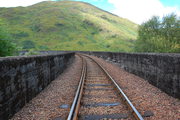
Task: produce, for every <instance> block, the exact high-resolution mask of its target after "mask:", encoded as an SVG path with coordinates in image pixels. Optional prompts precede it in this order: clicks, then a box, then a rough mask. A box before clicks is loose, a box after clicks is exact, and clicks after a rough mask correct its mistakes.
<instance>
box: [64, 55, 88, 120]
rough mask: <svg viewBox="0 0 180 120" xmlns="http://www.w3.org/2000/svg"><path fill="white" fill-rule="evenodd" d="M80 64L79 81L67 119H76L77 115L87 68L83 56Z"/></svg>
mask: <svg viewBox="0 0 180 120" xmlns="http://www.w3.org/2000/svg"><path fill="white" fill-rule="evenodd" d="M80 57H81V56H80ZM81 58H82V57H81ZM82 65H83V67H82V71H81V78H80V82H79V85H78V88H77V91H76V94H75V97H74V100H73V103H72V105H71V109H70V112H69V115H68V118H67V120H77V115H78V111H79V107H80V101H81V97H82V91H83V87H84V80H85V76H86V70H87V68H86V61H85V60H84V59H83V58H82Z"/></svg>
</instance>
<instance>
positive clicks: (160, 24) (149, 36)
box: [135, 14, 180, 53]
mask: <svg viewBox="0 0 180 120" xmlns="http://www.w3.org/2000/svg"><path fill="white" fill-rule="evenodd" d="M179 26H180V20H179V18H178V17H177V16H176V15H175V14H170V15H167V16H165V17H163V19H162V20H160V19H159V17H157V16H155V17H152V18H151V19H150V20H149V21H147V22H145V23H143V24H142V25H141V26H140V27H139V31H138V34H139V35H138V39H137V41H136V44H135V51H137V52H177V53H179V52H180V39H179V38H180V37H179V35H180V27H179Z"/></svg>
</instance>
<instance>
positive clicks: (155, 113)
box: [93, 57, 180, 120]
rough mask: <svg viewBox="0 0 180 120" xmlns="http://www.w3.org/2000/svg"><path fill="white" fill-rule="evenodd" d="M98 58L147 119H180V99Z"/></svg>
mask: <svg viewBox="0 0 180 120" xmlns="http://www.w3.org/2000/svg"><path fill="white" fill-rule="evenodd" d="M93 58H94V59H96V60H97V61H98V62H99V63H100V64H101V65H102V66H103V67H104V68H105V69H106V70H107V71H108V72H109V73H110V74H111V75H112V77H113V78H114V79H115V80H116V82H117V83H118V84H119V85H120V87H121V88H122V90H123V91H124V92H125V94H126V95H127V96H128V97H129V99H130V100H131V101H132V103H133V105H134V106H135V107H136V108H137V110H138V111H139V112H140V113H141V114H142V115H146V116H149V117H145V120H179V119H180V100H179V99H176V98H173V97H171V96H169V95H167V94H166V93H164V92H162V91H161V90H160V89H158V88H156V87H154V86H153V85H151V84H149V83H148V82H147V81H146V80H144V79H142V78H140V77H138V76H136V75H134V74H130V73H128V72H126V71H124V70H123V69H121V68H120V67H118V66H117V64H112V63H110V62H107V61H104V60H103V59H101V58H97V57H93Z"/></svg>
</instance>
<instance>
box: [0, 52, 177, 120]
mask: <svg viewBox="0 0 180 120" xmlns="http://www.w3.org/2000/svg"><path fill="white" fill-rule="evenodd" d="M179 75H180V54H152V53H151V54H150V53H149V54H147V53H146V54H145V53H144V54H140V53H136V54H132V53H112V52H76V53H74V52H63V53H62V52H59V53H58V52H57V51H56V54H52V52H51V54H50V55H39V56H30V57H7V58H0V86H1V88H0V120H8V119H11V120H65V119H67V120H75V119H80V120H101V119H108V120H114V119H115V120H117V119H127V120H143V119H145V120H151V119H152V120H157V119H162V120H179V119H180V100H179V98H180V76H179Z"/></svg>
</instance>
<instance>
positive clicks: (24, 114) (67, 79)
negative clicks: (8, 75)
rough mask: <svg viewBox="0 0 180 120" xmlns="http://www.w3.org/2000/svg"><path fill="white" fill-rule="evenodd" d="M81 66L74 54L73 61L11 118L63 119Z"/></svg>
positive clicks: (72, 97) (27, 119)
mask: <svg viewBox="0 0 180 120" xmlns="http://www.w3.org/2000/svg"><path fill="white" fill-rule="evenodd" d="M81 67H82V61H81V59H80V58H79V57H77V56H76V57H75V59H74V61H73V63H71V64H70V65H69V66H68V68H67V69H66V70H65V71H64V72H63V73H62V74H61V75H60V76H59V77H58V78H57V79H55V80H54V81H52V82H51V83H50V84H49V85H48V87H47V88H45V89H44V90H43V91H42V92H41V93H40V94H38V95H37V96H36V97H35V98H34V99H32V100H31V101H30V102H29V103H27V104H26V105H25V106H24V107H23V108H22V109H21V110H20V111H19V112H18V113H16V114H15V115H14V116H13V117H12V118H11V120H56V119H59V120H61V119H65V118H66V117H67V116H68V113H69V110H70V107H71V103H72V101H73V99H74V95H75V92H76V89H77V86H78V83H79V79H80V74H81ZM61 107H62V108H61ZM63 107H65V108H63Z"/></svg>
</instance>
